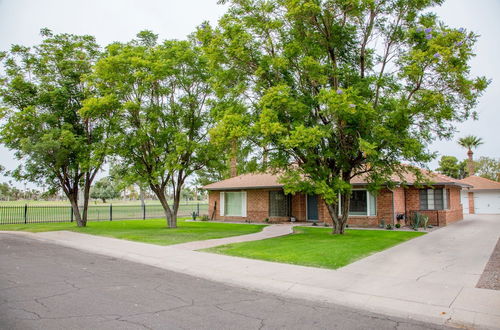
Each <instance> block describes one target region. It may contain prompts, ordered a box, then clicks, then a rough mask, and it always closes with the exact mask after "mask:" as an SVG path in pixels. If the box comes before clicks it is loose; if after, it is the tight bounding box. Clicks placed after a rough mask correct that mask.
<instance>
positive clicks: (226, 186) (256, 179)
mask: <svg viewBox="0 0 500 330" xmlns="http://www.w3.org/2000/svg"><path fill="white" fill-rule="evenodd" d="M420 171H422V174H423V175H424V177H425V178H426V179H427V180H429V181H432V182H433V184H434V185H458V186H465V187H469V184H468V183H466V182H460V181H459V180H456V179H453V178H450V177H448V176H446V175H443V174H439V173H435V172H431V171H428V170H423V169H420ZM366 178H367V175H366V174H365V175H359V176H356V177H354V178H353V179H352V180H351V183H352V184H353V185H358V186H359V185H365V184H366ZM392 180H393V181H394V182H405V183H406V184H408V185H413V184H414V183H415V182H416V177H415V175H414V174H413V173H411V172H406V173H404V174H403V180H402V179H401V178H400V177H399V176H397V175H394V176H393V177H392ZM281 187H283V184H281V183H279V182H278V175H276V174H270V173H251V174H242V175H239V176H235V177H233V178H229V179H226V180H222V181H219V182H215V183H211V184H209V185H206V186H204V187H203V189H206V190H239V189H262V188H281Z"/></svg>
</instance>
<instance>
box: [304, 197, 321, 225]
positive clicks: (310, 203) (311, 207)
mask: <svg viewBox="0 0 500 330" xmlns="http://www.w3.org/2000/svg"><path fill="white" fill-rule="evenodd" d="M307 220H308V221H318V220H319V217H318V197H317V196H316V195H307Z"/></svg>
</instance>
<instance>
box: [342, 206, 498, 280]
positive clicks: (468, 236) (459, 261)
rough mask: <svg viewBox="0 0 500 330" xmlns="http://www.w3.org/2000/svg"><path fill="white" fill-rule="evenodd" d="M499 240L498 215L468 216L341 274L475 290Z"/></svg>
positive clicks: (353, 265)
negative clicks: (349, 273)
mask: <svg viewBox="0 0 500 330" xmlns="http://www.w3.org/2000/svg"><path fill="white" fill-rule="evenodd" d="M499 237H500V215H481V216H478V215H470V216H466V218H465V219H464V220H463V221H459V222H457V223H454V224H452V225H449V226H447V227H444V228H441V229H439V230H436V231H433V232H432V233H430V234H427V235H424V236H421V237H419V238H417V239H413V240H411V241H408V242H406V243H403V244H401V245H398V246H396V247H394V248H391V249H388V250H385V251H382V252H380V253H377V254H375V255H373V256H370V257H368V258H365V259H362V260H360V261H358V262H355V263H353V264H350V265H347V266H346V267H344V268H342V271H345V272H353V273H359V274H365V275H369V276H374V277H378V276H381V277H384V276H390V277H395V278H400V279H404V280H412V281H415V282H421V283H429V284H438V285H443V286H460V287H463V288H475V287H476V284H477V282H478V281H479V278H480V277H481V274H482V272H483V270H484V267H485V266H486V263H487V262H488V260H489V258H490V255H491V253H492V251H493V249H494V247H495V245H496V243H497V241H498V239H499Z"/></svg>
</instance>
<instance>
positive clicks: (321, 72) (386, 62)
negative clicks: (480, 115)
mask: <svg viewBox="0 0 500 330" xmlns="http://www.w3.org/2000/svg"><path fill="white" fill-rule="evenodd" d="M221 2H222V3H225V4H227V5H228V7H229V10H228V12H227V14H226V15H224V16H223V17H222V19H221V20H220V22H219V25H218V26H216V27H214V28H212V27H210V26H208V25H207V24H204V25H202V26H200V27H199V29H198V31H197V37H198V39H199V40H200V42H201V43H202V45H203V49H204V50H205V52H206V53H207V56H208V58H209V60H210V67H211V69H212V72H213V76H212V81H213V83H214V86H215V88H216V91H217V92H218V96H219V99H220V100H223V101H225V102H221V103H220V104H221V109H222V110H221V111H220V112H219V114H218V119H217V120H218V123H219V126H218V127H219V128H220V127H222V128H227V127H229V128H232V129H225V131H226V132H228V131H229V132H233V133H231V134H233V136H235V137H240V136H243V137H246V138H247V139H248V140H250V141H253V142H254V143H255V144H256V145H258V146H260V147H262V148H266V150H268V151H269V164H268V165H269V167H270V168H272V169H276V170H279V171H280V173H281V174H280V175H281V182H283V183H284V184H285V191H286V192H288V193H294V192H297V191H305V192H308V193H314V194H318V195H320V196H321V197H322V199H323V200H324V201H325V203H326V206H327V208H328V210H329V213H330V215H331V217H332V218H333V221H334V228H333V232H334V233H343V232H344V228H345V225H346V221H347V215H348V210H349V199H350V198H349V197H350V191H351V188H352V186H351V184H350V182H351V179H352V178H353V177H355V176H358V175H364V176H366V178H367V180H368V182H369V183H370V186H369V188H370V189H376V188H377V187H379V186H380V184H381V183H383V182H384V183H385V182H390V181H391V175H392V174H394V173H396V174H397V173H402V172H403V171H413V168H412V167H407V166H402V161H408V162H411V163H416V164H424V163H425V162H427V161H429V160H430V159H432V158H433V157H434V155H433V154H432V153H430V152H429V151H428V149H427V145H428V144H429V143H430V142H432V141H433V140H434V139H436V138H449V137H450V136H451V135H452V134H453V132H454V126H453V123H454V122H456V121H462V120H465V119H467V118H469V117H475V115H476V113H475V111H474V107H475V105H476V104H477V99H478V97H479V96H480V95H481V94H482V92H483V90H484V89H485V88H486V87H487V85H488V80H487V79H486V78H484V77H471V75H470V67H469V61H470V59H471V58H472V57H473V56H474V53H473V46H474V43H475V41H476V39H477V36H476V35H475V34H474V33H473V32H469V31H466V30H465V29H463V28H460V29H456V28H451V27H448V26H447V25H446V24H445V23H444V22H441V21H440V20H439V19H438V17H437V16H436V15H434V14H432V13H428V9H429V8H430V7H432V6H435V5H439V4H440V3H441V2H442V1H439V0H424V1H397V0H387V1H341V0H328V1H326V0H325V1H320V0H305V1H296V0H270V1H261V0H245V1H242V0H232V1H231V0H227V1H221ZM223 131H224V129H223ZM225 136H228V134H227V133H226V134H225ZM415 173H416V174H418V172H417V171H416V170H415ZM339 196H340V198H339ZM339 201H340V203H339ZM340 206H341V208H340Z"/></svg>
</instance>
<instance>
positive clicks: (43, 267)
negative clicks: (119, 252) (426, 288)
mask: <svg viewBox="0 0 500 330" xmlns="http://www.w3.org/2000/svg"><path fill="white" fill-rule="evenodd" d="M221 272H224V269H221ZM376 280H377V279H376V278H374V281H376ZM0 329H23V330H24V329H51V330H52V329H238V330H244V329H444V327H441V326H436V325H432V324H426V323H422V322H417V321H413V320H403V319H397V318H391V317H387V316H384V315H377V314H372V313H369V312H366V311H360V310H355V309H349V308H345V307H343V306H338V305H332V304H326V303H321V302H311V301H306V300H296V299H288V298H283V297H280V296H277V295H273V294H268V293H263V292H256V291H251V290H246V289H243V288H236V287H232V286H228V285H223V284H220V283H215V282H211V281H207V280H203V279H199V278H195V277H191V276H187V275H184V274H179V273H175V272H170V271H166V270H162V269H159V268H155V267H150V266H145V265H142V264H137V263H132V262H128V261H124V260H119V259H115V258H110V257H105V256H100V255H95V254H89V253H85V252H81V251H78V250H75V249H71V248H66V247H62V246H57V245H53V244H47V243H43V242H40V241H37V240H31V239H29V238H24V237H19V236H15V235H11V234H0Z"/></svg>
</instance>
